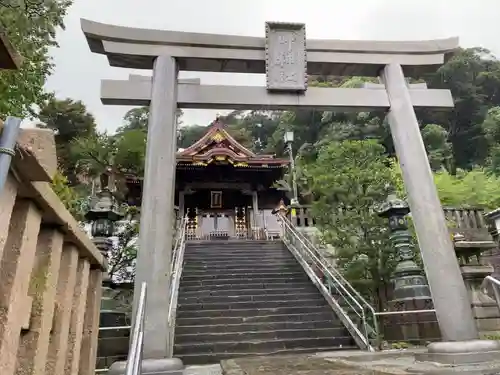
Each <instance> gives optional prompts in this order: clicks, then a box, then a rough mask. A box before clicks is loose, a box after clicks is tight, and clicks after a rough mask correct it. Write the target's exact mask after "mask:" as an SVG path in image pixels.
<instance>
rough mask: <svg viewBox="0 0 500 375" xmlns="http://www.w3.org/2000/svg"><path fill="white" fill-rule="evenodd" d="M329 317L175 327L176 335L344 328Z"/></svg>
mask: <svg viewBox="0 0 500 375" xmlns="http://www.w3.org/2000/svg"><path fill="white" fill-rule="evenodd" d="M331 318H332V315H330V316H329V319H325V320H316V321H297V322H294V321H277V322H261V323H241V324H214V325H205V326H202V325H193V326H179V325H176V327H175V334H176V335H190V334H192V335H197V334H203V333H230V332H233V333H234V332H260V331H277V330H303V329H321V328H340V329H344V327H343V326H342V324H341V323H340V322H333V321H332V320H331Z"/></svg>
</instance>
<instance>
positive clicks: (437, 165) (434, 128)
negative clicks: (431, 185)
mask: <svg viewBox="0 0 500 375" xmlns="http://www.w3.org/2000/svg"><path fill="white" fill-rule="evenodd" d="M421 133H422V139H423V141H424V144H425V148H426V149H427V156H428V158H429V164H430V165H431V168H432V170H433V171H439V170H441V169H442V168H443V167H444V168H446V169H447V170H450V169H451V165H450V163H451V158H452V149H451V144H450V143H449V142H448V132H447V131H446V129H444V128H443V127H442V126H440V125H435V124H428V125H426V126H424V128H423V129H422V131H421Z"/></svg>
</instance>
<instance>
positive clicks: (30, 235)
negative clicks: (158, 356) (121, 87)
mask: <svg viewBox="0 0 500 375" xmlns="http://www.w3.org/2000/svg"><path fill="white" fill-rule="evenodd" d="M0 127H1V122H0ZM56 165H57V161H56V155H55V144H54V137H53V133H52V131H49V130H42V129H26V130H22V131H21V134H20V137H19V139H18V144H17V146H16V155H15V157H14V158H13V160H12V164H11V168H10V171H9V176H8V180H7V182H6V185H5V187H4V189H3V191H0V259H1V262H0V374H2V375H45V374H51V375H63V374H64V375H91V374H94V371H95V363H96V349H97V338H98V329H99V307H100V299H101V281H102V274H103V271H104V270H105V269H106V262H105V259H104V258H103V256H102V255H101V253H100V252H99V251H98V249H97V248H96V247H95V246H94V245H93V243H92V242H91V240H90V239H89V238H88V237H87V235H86V234H85V233H84V232H83V231H82V230H81V229H80V227H79V226H78V223H77V222H76V220H75V219H74V218H73V216H72V215H71V214H70V212H69V211H68V210H67V209H66V208H65V206H64V205H63V203H62V202H61V200H60V199H59V198H58V197H57V195H56V194H55V193H54V191H53V190H52V188H51V183H50V181H51V176H53V175H54V173H55V171H56Z"/></svg>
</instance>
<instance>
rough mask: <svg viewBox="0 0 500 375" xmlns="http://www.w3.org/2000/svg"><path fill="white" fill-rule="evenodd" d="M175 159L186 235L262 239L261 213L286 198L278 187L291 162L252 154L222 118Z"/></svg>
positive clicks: (181, 212)
mask: <svg viewBox="0 0 500 375" xmlns="http://www.w3.org/2000/svg"><path fill="white" fill-rule="evenodd" d="M176 159H177V166H176V177H175V181H176V192H175V196H176V204H177V205H178V207H179V210H178V211H179V214H180V215H181V216H187V218H188V226H187V236H188V239H200V240H206V239H209V240H217V239H224V240H225V239H262V238H263V237H264V232H265V227H266V223H265V220H264V219H263V218H264V217H265V213H264V212H263V211H266V212H267V211H271V210H272V209H274V208H276V206H277V204H278V202H279V201H280V200H281V199H285V200H287V198H286V196H285V193H284V192H283V191H280V190H278V189H277V188H275V187H274V185H275V182H276V181H277V180H279V179H281V178H282V176H283V174H284V171H285V169H286V168H287V167H288V164H289V160H288V159H281V158H276V157H274V155H257V154H255V153H253V152H252V151H251V150H249V149H247V148H246V147H244V146H243V145H242V144H240V143H239V142H237V141H236V140H235V139H234V138H233V137H232V136H231V135H230V134H229V133H228V132H227V130H226V128H225V125H224V124H223V123H222V122H221V121H219V119H216V120H215V121H214V122H213V123H212V124H211V125H210V126H209V127H208V128H207V132H206V133H205V134H204V135H203V136H202V137H201V138H200V139H199V140H198V141H197V142H195V143H194V144H193V145H191V146H190V147H188V148H187V149H185V150H182V151H180V152H178V153H177V156H176Z"/></svg>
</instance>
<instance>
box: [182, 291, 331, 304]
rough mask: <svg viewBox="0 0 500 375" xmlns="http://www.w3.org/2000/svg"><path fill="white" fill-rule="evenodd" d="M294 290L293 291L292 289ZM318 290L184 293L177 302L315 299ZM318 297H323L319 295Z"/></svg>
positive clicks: (202, 302)
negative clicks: (242, 293)
mask: <svg viewBox="0 0 500 375" xmlns="http://www.w3.org/2000/svg"><path fill="white" fill-rule="evenodd" d="M294 292H295V291H294ZM318 295H319V293H318V291H317V290H316V291H315V290H312V289H311V290H310V291H307V292H301V293H300V292H299V293H289V294H260V295H259V294H257V295H252V294H247V295H239V294H237V295H234V294H229V295H227V294H226V295H216V296H213V295H208V296H207V295H201V296H198V297H186V296H185V294H183V295H182V297H179V299H178V304H179V305H185V304H206V303H234V302H268V301H285V300H291V301H297V300H304V299H316V298H318ZM319 298H323V297H322V296H319Z"/></svg>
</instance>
